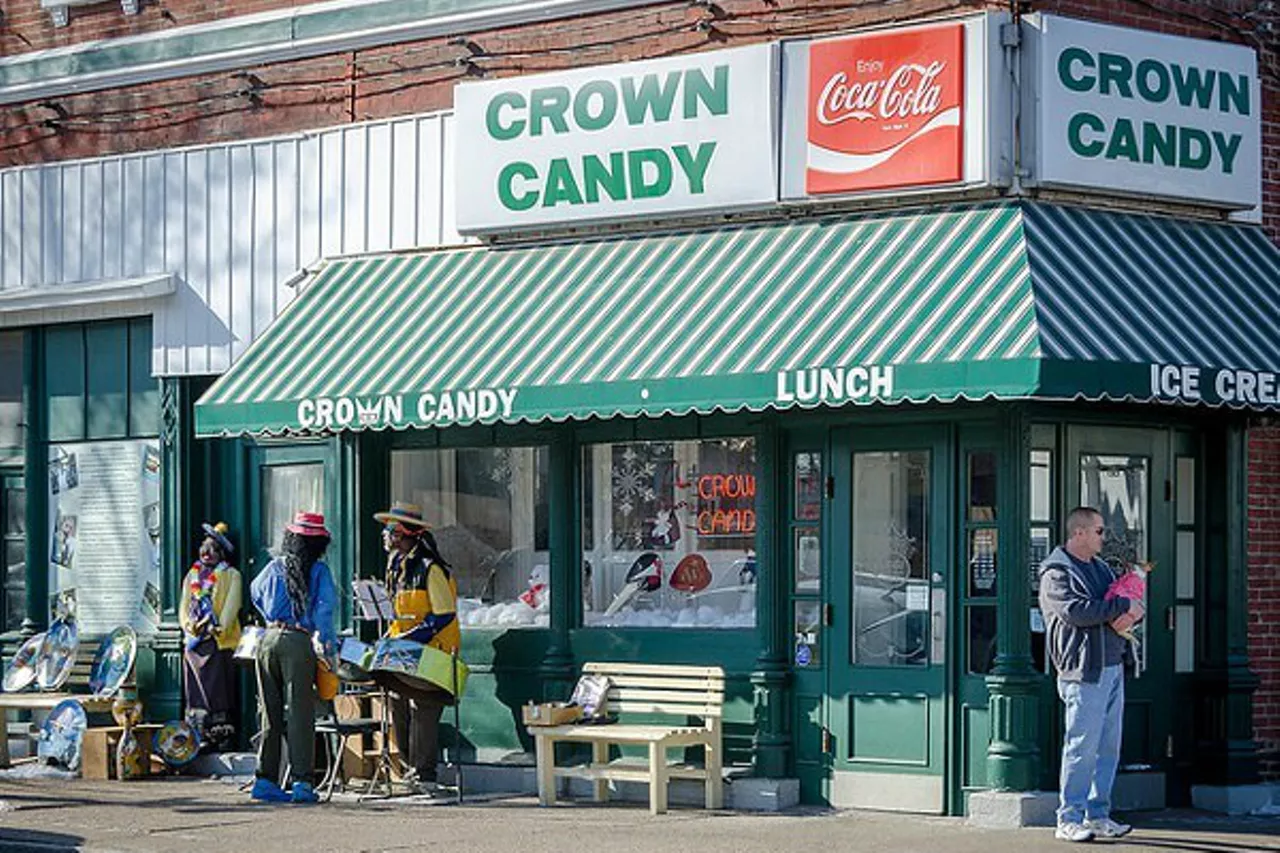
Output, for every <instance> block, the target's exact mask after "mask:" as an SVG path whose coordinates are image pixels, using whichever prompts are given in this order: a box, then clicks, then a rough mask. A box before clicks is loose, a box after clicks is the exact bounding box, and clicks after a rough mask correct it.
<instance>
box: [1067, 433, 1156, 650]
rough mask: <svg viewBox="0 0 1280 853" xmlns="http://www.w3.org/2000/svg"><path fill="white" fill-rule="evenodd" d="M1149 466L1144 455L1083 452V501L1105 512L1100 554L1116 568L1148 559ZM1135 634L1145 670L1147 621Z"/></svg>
mask: <svg viewBox="0 0 1280 853" xmlns="http://www.w3.org/2000/svg"><path fill="white" fill-rule="evenodd" d="M1150 466H1151V462H1150V460H1149V459H1148V458H1147V457H1145V456H1120V455H1099V454H1091V453H1082V454H1080V503H1081V504H1082V505H1083V506H1092V507H1096V508H1097V510H1098V511H1099V512H1100V513H1102V521H1103V524H1104V525H1106V528H1107V530H1106V533H1105V535H1104V537H1103V541H1102V553H1101V554H1100V555H1099V556H1100V557H1102V559H1103V560H1106V561H1107V563H1108V564H1110V566H1111V567H1112V568H1113V569H1116V570H1120V569H1122V568H1124V567H1126V566H1129V565H1132V564H1134V563H1139V562H1143V561H1145V560H1147V559H1148V553H1149V551H1148V526H1147V518H1148V516H1149V504H1148V500H1149V498H1148V495H1149V489H1148V482H1149V480H1150ZM1143 603H1144V604H1146V602H1145V601H1144V602H1143ZM1133 636H1134V638H1135V641H1136V642H1135V645H1134V652H1135V656H1136V658H1137V660H1138V667H1139V668H1140V669H1146V660H1147V651H1146V622H1141V623H1139V624H1138V625H1135V626H1134V628H1133Z"/></svg>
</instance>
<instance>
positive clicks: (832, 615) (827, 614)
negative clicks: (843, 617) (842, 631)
mask: <svg viewBox="0 0 1280 853" xmlns="http://www.w3.org/2000/svg"><path fill="white" fill-rule="evenodd" d="M835 622H836V608H835V606H834V605H832V604H830V603H828V604H824V605H822V627H824V628H830V627H831V626H832V625H834V624H835Z"/></svg>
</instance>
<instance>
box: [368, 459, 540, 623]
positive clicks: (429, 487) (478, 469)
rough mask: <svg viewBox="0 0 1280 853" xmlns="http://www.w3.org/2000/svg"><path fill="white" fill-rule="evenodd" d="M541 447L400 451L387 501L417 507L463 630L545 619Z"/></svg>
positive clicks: (392, 460)
mask: <svg viewBox="0 0 1280 853" xmlns="http://www.w3.org/2000/svg"><path fill="white" fill-rule="evenodd" d="M548 465H549V454H548V451H547V448H545V447H488V448H466V449H458V450H398V451H394V452H392V454H391V495H390V500H392V501H408V502H410V503H415V504H417V505H418V506H420V507H422V512H423V515H424V516H425V518H426V520H427V522H428V523H429V524H430V525H431V530H432V534H433V535H434V536H435V538H436V544H437V545H439V547H440V555H441V556H442V557H444V558H445V560H447V561H448V562H449V563H450V564H451V565H452V567H453V572H454V577H455V578H456V579H457V582H458V618H459V621H460V622H461V624H462V626H463V628H464V629H466V628H468V627H486V628H499V627H500V628H521V627H546V626H547V625H549V624H550V606H551V586H550V584H551V558H550V554H549V551H548V539H549V536H548V529H547V518H548V510H547V468H548Z"/></svg>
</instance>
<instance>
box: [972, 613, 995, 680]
mask: <svg viewBox="0 0 1280 853" xmlns="http://www.w3.org/2000/svg"><path fill="white" fill-rule="evenodd" d="M965 609H966V610H968V611H969V614H968V615H969V619H968V622H969V625H968V632H969V635H968V638H967V642H968V648H969V661H968V670H969V672H970V674H972V675H986V674H987V673H989V672H991V668H992V667H993V666H994V665H995V661H996V609H995V607H994V606H989V605H982V606H976V607H968V608H965Z"/></svg>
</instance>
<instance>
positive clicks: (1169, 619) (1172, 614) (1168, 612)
mask: <svg viewBox="0 0 1280 853" xmlns="http://www.w3.org/2000/svg"><path fill="white" fill-rule="evenodd" d="M1164 626H1165V627H1166V628H1168V629H1169V630H1170V631H1173V630H1175V629H1176V628H1177V627H1178V613H1177V611H1176V610H1175V609H1174V607H1173V605H1172V604H1170V605H1169V606H1168V607H1166V608H1165V609H1164Z"/></svg>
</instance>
